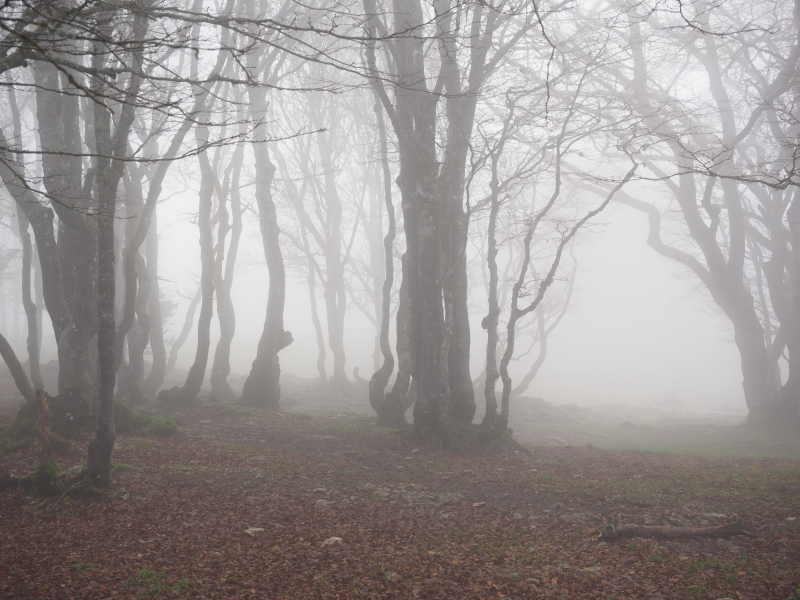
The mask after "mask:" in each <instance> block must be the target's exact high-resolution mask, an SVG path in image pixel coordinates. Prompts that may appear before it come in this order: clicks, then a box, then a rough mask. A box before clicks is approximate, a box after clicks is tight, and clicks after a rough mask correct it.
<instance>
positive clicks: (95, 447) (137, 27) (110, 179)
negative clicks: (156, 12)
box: [86, 12, 148, 487]
mask: <svg viewBox="0 0 800 600" xmlns="http://www.w3.org/2000/svg"><path fill="white" fill-rule="evenodd" d="M104 25H105V24H103V23H101V26H100V27H99V29H100V30H101V31H103V28H104ZM147 25H148V19H147V16H146V14H145V13H143V12H138V13H136V15H135V17H134V20H133V40H143V39H144V36H145V33H146V32H147ZM134 44H136V42H135V41H134ZM104 55H105V48H103V47H102V46H101V45H99V44H98V45H97V46H96V47H95V54H94V56H93V57H92V66H95V67H98V70H99V67H102V66H103V64H104V63H105V59H104V58H103V57H104ZM132 62H133V64H134V69H133V74H132V75H131V76H130V79H129V81H128V86H127V88H126V90H125V98H124V102H123V103H122V108H121V110H120V114H119V120H118V122H117V128H116V131H115V132H114V134H113V137H112V132H111V115H110V113H109V112H108V110H106V109H105V107H96V108H95V110H94V133H95V138H96V143H97V149H98V155H99V156H98V158H97V173H98V175H97V204H98V213H97V256H98V261H97V292H98V299H97V375H98V380H99V381H98V393H97V408H96V411H95V422H96V429H95V432H94V437H93V438H92V441H91V442H90V444H89V451H88V455H87V461H86V472H87V473H86V478H87V480H88V481H89V482H91V483H92V484H93V485H95V486H98V487H108V486H109V485H110V484H111V453H112V452H113V450H114V440H115V438H116V428H115V422H114V388H115V386H116V379H117V365H116V360H115V338H116V314H115V313H116V310H115V309H116V307H115V294H116V268H115V264H114V263H115V260H116V252H115V247H114V219H115V216H116V201H117V186H118V184H119V180H120V178H121V177H122V170H123V166H124V162H123V161H124V159H125V157H126V153H127V149H128V133H129V131H130V128H131V125H132V124H133V118H134V99H135V98H136V97H137V96H138V93H139V88H140V85H141V78H140V76H139V75H138V74H137V73H138V72H140V71H141V63H142V48H141V46H138V45H134V46H133V49H132ZM104 84H105V82H103V81H102V80H101V79H100V78H99V77H95V79H94V82H93V85H94V86H95V89H96V90H97V91H98V92H104V91H105V89H104V88H105V85H104ZM111 156H113V159H111V158H109V157H111Z"/></svg>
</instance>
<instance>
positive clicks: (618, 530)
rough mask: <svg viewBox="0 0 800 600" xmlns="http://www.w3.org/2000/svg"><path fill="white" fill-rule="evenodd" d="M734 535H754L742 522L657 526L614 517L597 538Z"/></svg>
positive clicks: (719, 536) (717, 536)
mask: <svg viewBox="0 0 800 600" xmlns="http://www.w3.org/2000/svg"><path fill="white" fill-rule="evenodd" d="M735 535H744V536H747V537H755V534H753V533H752V532H751V531H749V530H748V529H747V527H746V526H745V525H744V523H740V522H736V523H728V524H727V525H718V526H715V527H657V526H652V525H625V524H624V523H623V522H622V519H621V517H618V516H617V517H614V523H613V524H611V525H605V526H603V527H602V528H601V529H600V535H599V539H601V540H605V541H609V540H617V539H621V538H631V537H644V538H656V539H661V540H674V539H684V538H728V537H733V536H735Z"/></svg>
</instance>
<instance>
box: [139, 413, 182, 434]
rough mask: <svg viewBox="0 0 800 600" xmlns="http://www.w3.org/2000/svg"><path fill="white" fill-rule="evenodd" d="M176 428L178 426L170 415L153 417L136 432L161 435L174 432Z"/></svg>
mask: <svg viewBox="0 0 800 600" xmlns="http://www.w3.org/2000/svg"><path fill="white" fill-rule="evenodd" d="M177 430H178V426H177V425H176V424H175V421H173V420H172V417H153V418H152V419H150V422H149V423H148V424H147V425H146V426H145V427H143V428H141V429H139V430H138V433H140V434H142V435H155V436H158V437H163V436H167V435H170V434H172V433H175V432H176V431H177Z"/></svg>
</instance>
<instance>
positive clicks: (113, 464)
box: [111, 461, 142, 472]
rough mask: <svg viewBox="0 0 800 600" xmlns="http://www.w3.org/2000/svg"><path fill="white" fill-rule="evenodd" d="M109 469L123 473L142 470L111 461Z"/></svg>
mask: <svg viewBox="0 0 800 600" xmlns="http://www.w3.org/2000/svg"><path fill="white" fill-rule="evenodd" d="M111 468H112V469H114V470H115V471H120V472H125V471H141V470H142V469H141V468H139V467H134V466H132V465H125V464H123V463H118V462H114V461H111Z"/></svg>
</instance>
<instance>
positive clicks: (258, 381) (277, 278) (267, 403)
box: [240, 88, 293, 410]
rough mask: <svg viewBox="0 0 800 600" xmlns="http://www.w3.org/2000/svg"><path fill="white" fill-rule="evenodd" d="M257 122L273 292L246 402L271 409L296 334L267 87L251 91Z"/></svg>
mask: <svg viewBox="0 0 800 600" xmlns="http://www.w3.org/2000/svg"><path fill="white" fill-rule="evenodd" d="M249 95H250V107H251V110H252V115H253V122H255V123H257V125H256V126H255V130H254V131H253V142H254V143H253V155H254V158H255V172H256V173H255V174H256V177H255V183H256V190H255V193H256V203H257V205H258V220H259V224H260V225H261V239H262V241H263V243H264V257H265V258H266V261H267V270H268V271H269V294H268V296H267V316H266V318H265V319H264V330H263V332H262V333H261V339H260V340H259V342H258V349H257V351H256V358H255V360H254V361H253V365H252V368H251V369H250V374H249V375H248V376H247V379H246V380H245V382H244V387H243V388H242V397H241V399H240V401H241V402H242V403H243V404H247V405H251V406H260V407H262V408H268V409H271V410H277V409H279V408H280V398H281V387H280V376H281V367H280V360H279V359H278V353H279V352H280V351H281V350H282V349H283V348H285V347H286V346H288V345H289V344H291V343H292V341H293V339H292V334H291V332H289V331H286V330H284V328H283V308H284V303H285V301H286V270H285V267H284V264H283V253H282V252H281V246H280V240H279V235H280V227H278V215H277V212H276V210H275V202H274V201H273V199H272V179H273V177H274V176H275V165H274V164H272V161H271V160H270V158H269V151H268V146H267V143H266V142H267V129H266V123H265V120H266V116H267V114H266V112H267V111H266V108H267V101H266V100H267V99H266V90H265V89H263V88H251V89H250V90H249Z"/></svg>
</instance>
